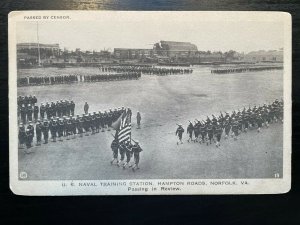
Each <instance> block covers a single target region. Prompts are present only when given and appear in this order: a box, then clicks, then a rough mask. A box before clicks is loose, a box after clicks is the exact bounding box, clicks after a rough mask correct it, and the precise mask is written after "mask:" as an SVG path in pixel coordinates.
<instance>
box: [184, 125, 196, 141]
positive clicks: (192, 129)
mask: <svg viewBox="0 0 300 225" xmlns="http://www.w3.org/2000/svg"><path fill="white" fill-rule="evenodd" d="M193 131H194V126H193V124H192V123H191V122H190V124H189V125H188V127H187V129H186V132H187V133H188V134H189V139H188V142H190V141H192V140H193Z"/></svg>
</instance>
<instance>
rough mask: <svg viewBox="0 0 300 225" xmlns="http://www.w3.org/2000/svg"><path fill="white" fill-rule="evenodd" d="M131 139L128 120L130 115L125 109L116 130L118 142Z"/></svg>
mask: <svg viewBox="0 0 300 225" xmlns="http://www.w3.org/2000/svg"><path fill="white" fill-rule="evenodd" d="M130 139H131V122H130V115H129V113H128V112H127V111H126V112H124V114H123V116H122V119H121V124H120V129H119V131H118V141H119V143H121V142H124V141H128V140H130Z"/></svg>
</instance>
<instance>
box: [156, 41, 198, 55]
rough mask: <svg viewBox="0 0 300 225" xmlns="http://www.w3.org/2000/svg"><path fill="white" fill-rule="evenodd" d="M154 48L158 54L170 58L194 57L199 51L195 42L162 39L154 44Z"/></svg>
mask: <svg viewBox="0 0 300 225" xmlns="http://www.w3.org/2000/svg"><path fill="white" fill-rule="evenodd" d="M153 50H154V51H155V53H156V54H157V55H160V56H167V57H170V58H174V57H176V58H189V57H194V56H195V55H196V53H197V52H198V48H197V46H196V45H195V44H192V43H190V42H178V41H160V42H158V43H156V44H154V47H153Z"/></svg>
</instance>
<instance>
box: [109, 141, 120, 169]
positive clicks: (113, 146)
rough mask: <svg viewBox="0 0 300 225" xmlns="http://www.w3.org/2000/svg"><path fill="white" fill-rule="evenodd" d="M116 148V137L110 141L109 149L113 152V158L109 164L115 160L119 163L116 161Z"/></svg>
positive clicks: (117, 146) (117, 145)
mask: <svg viewBox="0 0 300 225" xmlns="http://www.w3.org/2000/svg"><path fill="white" fill-rule="evenodd" d="M118 149H119V144H118V141H117V140H116V139H114V140H113V141H112V143H111V150H112V152H113V158H112V160H111V161H110V164H113V163H114V161H115V160H116V161H117V163H119V161H118Z"/></svg>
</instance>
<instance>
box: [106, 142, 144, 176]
mask: <svg viewBox="0 0 300 225" xmlns="http://www.w3.org/2000/svg"><path fill="white" fill-rule="evenodd" d="M132 142H133V143H132ZM111 149H112V152H113V158H112V160H111V161H110V163H111V165H113V164H115V165H117V166H118V167H122V168H123V169H124V170H125V169H127V168H131V169H132V171H135V170H137V169H139V162H140V152H142V151H143V149H142V148H141V147H140V145H139V141H137V140H136V141H134V140H132V139H131V141H126V142H122V143H119V142H118V139H117V138H115V139H114V140H113V141H112V143H111ZM119 155H120V158H119ZM132 156H133V161H132ZM125 157H126V159H125Z"/></svg>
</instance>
